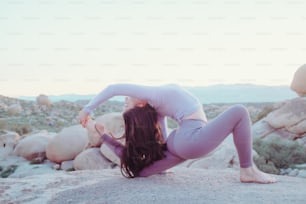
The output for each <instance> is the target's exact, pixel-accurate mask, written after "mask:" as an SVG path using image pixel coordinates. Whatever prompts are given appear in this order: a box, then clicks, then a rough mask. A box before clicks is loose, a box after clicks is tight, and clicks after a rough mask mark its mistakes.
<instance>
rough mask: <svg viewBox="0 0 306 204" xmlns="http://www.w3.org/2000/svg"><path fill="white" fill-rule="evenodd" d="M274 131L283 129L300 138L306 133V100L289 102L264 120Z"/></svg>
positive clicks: (298, 99) (297, 99)
mask: <svg viewBox="0 0 306 204" xmlns="http://www.w3.org/2000/svg"><path fill="white" fill-rule="evenodd" d="M264 121H265V122H267V123H268V124H269V125H270V126H271V127H272V128H274V130H280V129H283V130H285V131H287V132H289V133H290V134H294V135H296V137H294V138H291V139H295V138H299V137H300V136H302V135H303V134H304V133H306V100H305V99H304V98H296V99H292V100H290V101H288V102H287V103H285V104H284V105H283V106H282V107H280V108H279V109H277V110H275V111H273V112H271V113H270V114H268V116H267V117H266V118H265V119H264Z"/></svg>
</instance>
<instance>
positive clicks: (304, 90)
mask: <svg viewBox="0 0 306 204" xmlns="http://www.w3.org/2000/svg"><path fill="white" fill-rule="evenodd" d="M290 87H291V89H292V90H293V91H295V92H296V93H297V94H298V95H299V96H305V95H306V64H304V65H303V66H301V67H299V68H298V69H297V70H296V72H295V73H294V76H293V80H292V82H291V86H290Z"/></svg>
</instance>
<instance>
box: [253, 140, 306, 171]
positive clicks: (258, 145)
mask: <svg viewBox="0 0 306 204" xmlns="http://www.w3.org/2000/svg"><path fill="white" fill-rule="evenodd" d="M253 147H254V150H255V151H256V152H257V153H258V154H259V155H260V156H262V157H263V158H264V160H265V161H266V163H268V162H269V161H271V162H272V163H273V164H274V165H275V167H276V168H278V169H280V168H288V167H290V166H292V165H294V164H303V163H306V149H305V147H304V146H303V145H301V144H299V143H298V142H297V141H291V140H285V139H282V138H279V137H270V138H267V139H256V140H254V144H253Z"/></svg>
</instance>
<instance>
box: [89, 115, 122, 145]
mask: <svg viewBox="0 0 306 204" xmlns="http://www.w3.org/2000/svg"><path fill="white" fill-rule="evenodd" d="M95 123H97V124H99V125H102V126H103V127H104V133H107V134H109V135H111V136H113V137H114V138H121V137H122V135H123V133H124V121H123V117H122V113H119V112H113V113H107V114H104V115H102V116H99V117H98V118H97V119H96V120H95V121H92V120H90V121H89V122H88V126H87V130H88V137H89V146H90V147H100V146H101V144H102V142H103V141H102V140H101V139H100V138H101V137H100V136H99V133H98V132H97V130H96V129H95Z"/></svg>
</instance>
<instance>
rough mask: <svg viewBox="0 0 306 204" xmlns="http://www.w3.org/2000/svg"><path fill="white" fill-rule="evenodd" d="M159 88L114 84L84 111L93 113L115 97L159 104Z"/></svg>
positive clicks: (94, 99) (95, 98) (104, 90)
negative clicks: (128, 97) (132, 98)
mask: <svg viewBox="0 0 306 204" xmlns="http://www.w3.org/2000/svg"><path fill="white" fill-rule="evenodd" d="M157 89H158V88H157V87H153V86H143V85H135V84H113V85H109V86H107V87H106V88H105V89H103V90H102V91H101V92H100V93H99V94H98V95H97V96H95V97H94V98H93V99H92V100H91V101H90V102H89V103H88V104H87V105H86V106H85V107H84V109H83V110H84V111H85V112H87V113H91V112H92V111H93V110H94V109H95V108H96V107H97V106H98V105H100V104H101V103H103V102H105V101H106V100H108V99H109V98H111V97H113V96H130V97H134V98H138V99H141V100H146V101H150V102H153V103H156V102H157V99H158V97H157Z"/></svg>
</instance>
